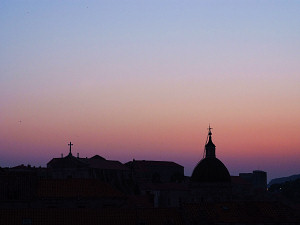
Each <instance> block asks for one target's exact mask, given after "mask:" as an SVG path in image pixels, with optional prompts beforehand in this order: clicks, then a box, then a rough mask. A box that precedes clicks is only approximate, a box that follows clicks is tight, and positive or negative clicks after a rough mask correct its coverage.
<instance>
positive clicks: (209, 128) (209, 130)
mask: <svg viewBox="0 0 300 225" xmlns="http://www.w3.org/2000/svg"><path fill="white" fill-rule="evenodd" d="M212 129H213V128H212V127H210V124H209V125H208V128H207V130H208V133H210V134H211V130H212Z"/></svg>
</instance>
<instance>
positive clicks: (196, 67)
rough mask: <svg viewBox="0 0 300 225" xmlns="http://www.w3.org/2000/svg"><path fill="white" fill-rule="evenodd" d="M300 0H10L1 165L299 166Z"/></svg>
mask: <svg viewBox="0 0 300 225" xmlns="http://www.w3.org/2000/svg"><path fill="white" fill-rule="evenodd" d="M299 12H300V2H299V1H289V0H282V1H272V2H270V1H263V0H260V1H258V0H249V1H248V0H244V1H239V0H236V1H231V0H227V1H225V0H224V1H222V0H219V1H214V0H212V1H176V0H174V1H171V0H165V1H161V0H158V1H156V0H151V1H139V0H135V1H127V0H122V1H111V0H107V1H58V0H51V1H50V0H49V1H47V0H45V1H33V0H28V1H25V0H24V1H11V0H9V1H8V0H2V1H1V2H0V34H1V35H0V166H1V167H11V166H16V165H19V164H25V165H27V164H31V165H34V166H46V164H47V162H49V161H50V160H51V159H52V158H53V157H60V156H61V154H62V153H63V154H64V155H66V154H68V149H69V147H68V145H67V144H68V143H69V142H70V141H72V143H73V144H74V146H73V150H72V151H73V154H74V155H75V154H77V153H79V154H80V156H81V157H91V156H93V155H95V154H98V155H101V156H103V157H105V158H106V159H111V160H119V161H121V162H123V163H124V162H128V161H130V160H132V159H133V158H134V159H136V160H138V159H145V160H167V161H175V162H177V163H179V164H181V165H183V166H184V167H185V174H186V175H191V173H192V171H193V168H194V167H195V166H196V164H197V162H198V161H199V160H201V159H202V156H203V149H204V145H205V141H206V136H207V132H208V131H207V127H208V125H209V124H210V125H211V127H213V130H212V132H213V141H214V143H215V145H216V155H217V157H218V158H219V159H220V160H221V161H222V162H223V163H224V164H225V165H226V167H227V168H228V170H229V172H230V174H231V175H238V174H239V173H241V172H252V171H253V170H264V171H266V172H267V173H268V180H270V179H272V178H276V177H282V176H289V175H292V174H299V173H300V163H299V161H300V13H299Z"/></svg>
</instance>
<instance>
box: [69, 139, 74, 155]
mask: <svg viewBox="0 0 300 225" xmlns="http://www.w3.org/2000/svg"><path fill="white" fill-rule="evenodd" d="M68 145H69V146H70V153H69V154H71V155H72V153H71V149H72V145H73V144H72V142H71V141H70V143H69V144H68Z"/></svg>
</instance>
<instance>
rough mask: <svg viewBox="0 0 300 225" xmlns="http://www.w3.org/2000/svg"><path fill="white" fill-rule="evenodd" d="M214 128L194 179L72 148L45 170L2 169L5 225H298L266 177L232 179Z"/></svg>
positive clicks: (178, 170) (165, 164)
mask: <svg viewBox="0 0 300 225" xmlns="http://www.w3.org/2000/svg"><path fill="white" fill-rule="evenodd" d="M211 129H212V128H211V127H210V126H209V128H208V135H207V141H206V144H205V150H204V155H203V158H202V159H201V160H200V161H199V163H198V164H197V165H196V166H195V168H194V170H193V173H192V175H191V177H187V176H184V167H183V166H181V165H179V164H177V163H175V162H170V161H149V160H134V159H133V160H132V161H130V162H127V163H125V164H122V163H121V162H119V161H115V160H108V159H105V158H104V157H101V156H99V155H95V156H93V157H91V158H87V157H86V158H81V157H79V154H77V157H75V156H73V154H72V146H73V144H72V143H71V142H70V143H69V144H68V145H69V147H70V148H69V153H68V154H67V156H65V157H63V156H61V157H60V158H53V159H51V160H50V161H49V162H48V163H47V168H41V167H39V168H36V167H31V166H30V165H28V166H24V165H20V166H16V167H12V168H0V224H5V225H11V224H22V225H33V224H43V225H44V224H46V225H47V224H58V225H59V224H61V225H62V224H64V225H68V224H72V225H76V224H87V225H90V224H106V225H110V224H136V225H152V224H153V225H154V224H161V225H177V224H178V225H179V224H185V225H197V224H300V216H299V215H300V213H299V207H295V206H294V205H292V204H289V202H287V201H281V200H280V198H277V197H276V196H274V195H273V194H271V193H269V192H268V191H267V188H266V182H267V174H266V172H264V171H257V170H254V171H253V173H240V174H239V176H230V174H229V172H228V169H227V168H226V166H225V165H224V164H223V163H222V162H221V160H220V159H218V158H217V157H216V146H215V144H214V143H213V140H212V132H211Z"/></svg>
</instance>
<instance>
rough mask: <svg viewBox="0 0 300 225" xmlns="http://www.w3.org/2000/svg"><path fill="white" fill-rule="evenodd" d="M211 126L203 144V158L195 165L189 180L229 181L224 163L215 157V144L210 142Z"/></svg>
mask: <svg viewBox="0 0 300 225" xmlns="http://www.w3.org/2000/svg"><path fill="white" fill-rule="evenodd" d="M211 129H212V128H211V127H210V126H209V128H208V130H209V132H208V138H207V140H208V141H207V142H206V145H205V152H204V153H205V158H203V159H202V160H201V161H200V162H199V163H198V164H197V166H196V167H195V169H194V171H193V174H192V177H191V181H193V182H230V181H231V177H230V174H229V172H228V170H227V168H226V166H224V164H223V163H222V162H221V161H220V160H219V159H217V158H216V146H215V145H214V143H213V142H212V138H211V135H212V133H211Z"/></svg>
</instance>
